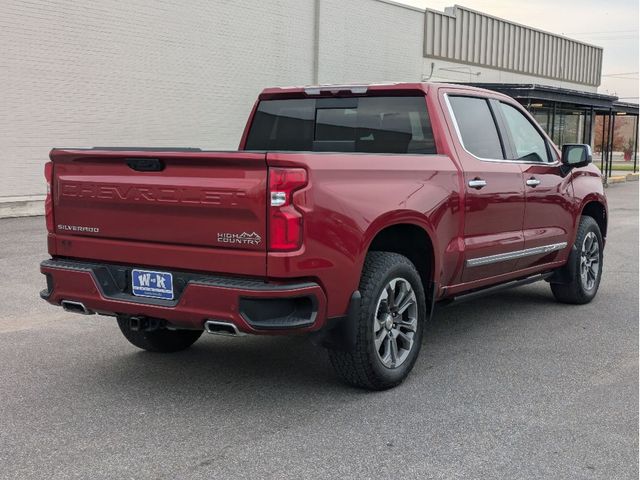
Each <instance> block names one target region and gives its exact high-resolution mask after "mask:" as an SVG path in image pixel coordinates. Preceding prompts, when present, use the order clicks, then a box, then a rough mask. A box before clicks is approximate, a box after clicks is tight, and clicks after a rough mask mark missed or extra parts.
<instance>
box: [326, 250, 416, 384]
mask: <svg viewBox="0 0 640 480" xmlns="http://www.w3.org/2000/svg"><path fill="white" fill-rule="evenodd" d="M360 294H361V298H362V300H361V306H360V316H359V318H358V319H356V321H357V322H358V324H357V333H356V342H355V345H354V346H353V347H352V348H350V349H349V350H347V351H345V350H339V349H329V358H330V360H331V363H332V365H333V367H334V369H335V370H336V372H337V373H338V375H339V376H340V377H341V378H342V379H343V380H344V381H346V382H347V383H349V384H351V385H354V386H357V387H361V388H366V389H369V390H384V389H387V388H391V387H394V386H396V385H398V384H399V383H401V382H402V381H403V380H404V379H405V378H406V377H407V375H408V374H409V372H410V371H411V369H412V368H413V365H414V363H415V362H416V359H417V357H418V353H419V352H420V347H421V344H422V332H423V328H424V323H425V318H426V302H425V294H424V289H423V287H422V282H421V279H420V275H418V272H417V271H416V268H415V266H414V265H413V263H411V261H410V260H409V259H408V258H406V257H404V256H402V255H398V254H397V253H389V252H371V253H369V254H368V255H367V258H366V260H365V265H364V270H363V273H362V279H361V280H360Z"/></svg>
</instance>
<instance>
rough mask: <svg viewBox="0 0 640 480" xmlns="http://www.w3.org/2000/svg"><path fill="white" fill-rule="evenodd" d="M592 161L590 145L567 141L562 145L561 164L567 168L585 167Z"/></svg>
mask: <svg viewBox="0 0 640 480" xmlns="http://www.w3.org/2000/svg"><path fill="white" fill-rule="evenodd" d="M592 161H593V156H592V155H591V147H590V146H589V145H585V144H582V143H567V144H565V145H563V146H562V165H563V166H564V167H565V168H566V169H567V170H571V169H572V168H579V167H586V166H587V165H589V164H590V163H591V162H592Z"/></svg>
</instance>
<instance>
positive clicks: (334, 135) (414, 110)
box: [245, 95, 436, 154]
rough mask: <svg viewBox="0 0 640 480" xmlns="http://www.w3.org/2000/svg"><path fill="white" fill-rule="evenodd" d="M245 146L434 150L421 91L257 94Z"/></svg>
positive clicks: (253, 148)
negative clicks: (366, 94) (319, 95)
mask: <svg viewBox="0 0 640 480" xmlns="http://www.w3.org/2000/svg"><path fill="white" fill-rule="evenodd" d="M245 149H246V150H276V151H316V152H366V153H395V154H407V153H413V154H435V153H436V147H435V141H434V138H433V131H432V129H431V122H430V119H429V114H428V111H427V105H426V101H425V97H424V96H423V95H420V96H418V95H416V96H369V97H346V98H327V97H325V98H300V99H297V98H296V99H283V100H279V99H275V100H262V101H261V102H260V103H259V105H258V109H257V111H256V114H255V116H254V119H253V122H252V124H251V127H250V129H249V133H248V136H247V142H246V146H245Z"/></svg>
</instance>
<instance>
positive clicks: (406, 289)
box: [373, 278, 418, 368]
mask: <svg viewBox="0 0 640 480" xmlns="http://www.w3.org/2000/svg"><path fill="white" fill-rule="evenodd" d="M417 328H418V304H417V301H416V294H415V292H414V290H413V288H412V287H411V284H410V283H409V282H408V281H407V280H405V279H403V278H394V279H393V280H391V281H390V282H389V283H388V284H387V286H386V287H385V288H384V289H383V290H382V292H381V293H380V296H379V298H378V302H377V305H376V313H375V318H374V321H373V339H374V348H375V350H376V352H377V354H378V358H379V359H380V361H381V362H382V364H383V365H384V366H385V367H387V368H398V367H399V366H400V365H402V364H403V363H404V362H405V361H406V360H407V358H408V357H409V354H410V353H411V349H412V348H413V344H414V337H415V335H416V331H417Z"/></svg>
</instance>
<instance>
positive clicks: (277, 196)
mask: <svg viewBox="0 0 640 480" xmlns="http://www.w3.org/2000/svg"><path fill="white" fill-rule="evenodd" d="M305 185H307V171H306V170H305V169H303V168H269V200H270V204H269V205H270V206H269V250H271V251H278V252H283V251H291V250H297V249H298V248H300V246H302V213H301V212H300V211H299V210H298V209H297V208H296V207H295V205H294V203H293V192H295V191H296V190H299V189H301V188H302V187H304V186H305Z"/></svg>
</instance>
